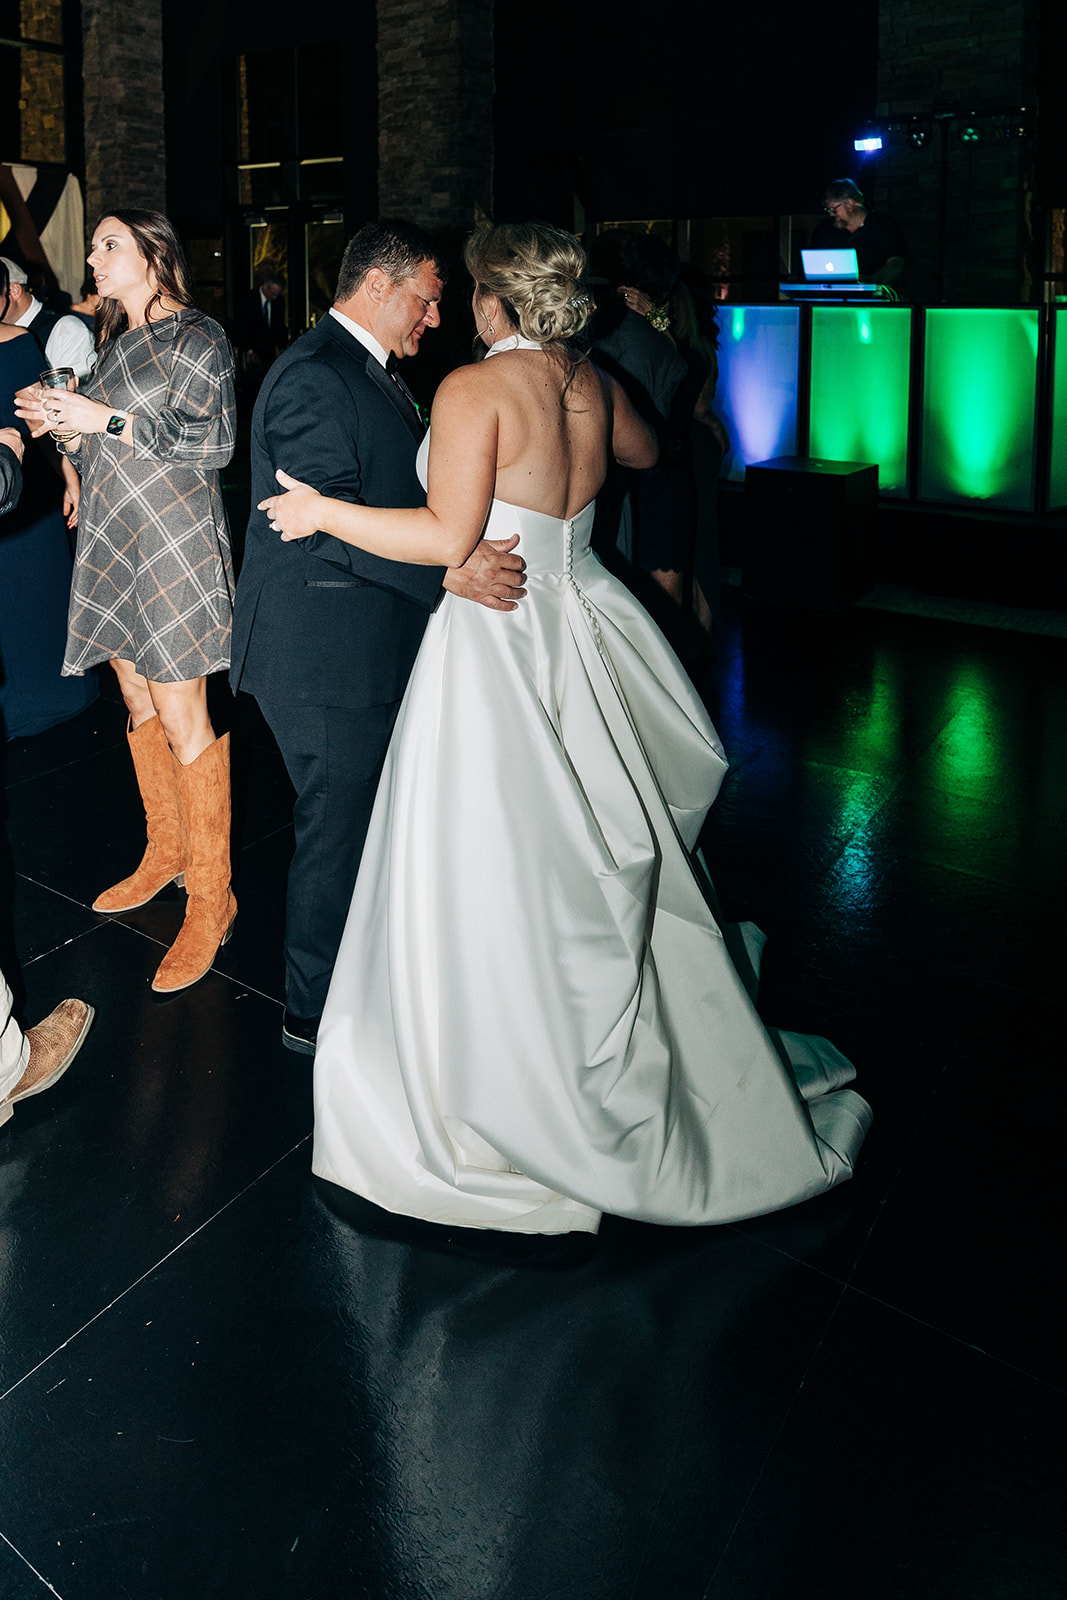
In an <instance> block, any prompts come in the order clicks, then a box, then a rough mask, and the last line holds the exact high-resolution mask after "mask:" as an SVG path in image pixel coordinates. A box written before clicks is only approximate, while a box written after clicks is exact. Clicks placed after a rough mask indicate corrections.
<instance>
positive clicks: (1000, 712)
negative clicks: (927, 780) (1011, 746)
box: [936, 664, 1012, 797]
mask: <svg viewBox="0 0 1067 1600" xmlns="http://www.w3.org/2000/svg"><path fill="white" fill-rule="evenodd" d="M945 708H946V710H947V711H948V712H949V713H950V718H949V721H948V722H947V723H946V725H945V727H944V729H943V731H942V734H941V737H940V739H939V740H938V742H937V750H936V762H937V775H938V779H939V782H940V784H941V785H942V787H943V788H944V789H945V790H946V791H948V792H949V793H952V792H956V793H960V794H967V795H981V794H988V795H990V796H991V797H992V796H994V795H996V794H997V793H998V792H999V791H1000V790H1001V789H1002V787H1003V782H1004V778H1003V773H1004V769H1005V766H1006V764H1007V761H1008V757H1007V745H1008V735H1009V733H1010V731H1011V723H1012V719H1011V716H1010V713H1009V712H1008V710H1007V709H1006V708H1005V707H1004V706H1003V705H1002V704H1000V703H999V701H998V698H997V696H996V694H995V693H994V692H993V688H992V685H991V683H990V681H989V679H988V677H987V676H984V675H983V671H982V669H981V667H979V666H975V665H973V664H961V665H960V666H959V668H958V669H957V671H956V672H955V674H954V676H953V677H952V679H950V681H949V682H948V684H947V685H946V692H945Z"/></svg>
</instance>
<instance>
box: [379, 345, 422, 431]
mask: <svg viewBox="0 0 1067 1600" xmlns="http://www.w3.org/2000/svg"><path fill="white" fill-rule="evenodd" d="M396 368H397V360H396V356H395V355H394V354H393V353H392V351H390V352H389V354H388V356H387V357H386V360H385V370H386V372H387V373H388V374H389V376H390V378H392V380H393V382H394V383H395V384H396V386H397V388H398V389H399V390H400V393H401V394H402V395H403V397H404V404H405V405H406V406H407V407H408V409H409V410H410V412H411V415H412V416H413V417H414V419H415V421H416V422H417V423H418V425H419V427H420V428H422V430H423V431H424V432H425V429H426V424H425V423H424V422H423V420H422V417H421V416H420V414H419V408H418V406H417V405H416V404H415V399H414V396H413V395H412V393H411V390H410V389H409V388H408V386H407V384H406V383H405V382H404V380H403V378H402V377H401V376H400V374H399V372H397V370H396Z"/></svg>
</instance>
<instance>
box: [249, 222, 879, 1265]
mask: <svg viewBox="0 0 1067 1600" xmlns="http://www.w3.org/2000/svg"><path fill="white" fill-rule="evenodd" d="M467 265H468V267H469V268H470V270H471V273H472V276H473V278H474V285H475V289H474V312H475V318H476V325H477V328H478V331H479V334H480V337H481V338H482V340H483V341H484V343H485V344H486V346H487V347H488V356H489V358H490V359H487V360H485V361H483V362H481V363H478V364H477V365H474V366H470V367H465V368H463V369H461V370H459V371H457V372H454V373H453V374H452V375H451V376H450V377H449V378H448V379H447V380H446V381H445V382H444V383H443V384H442V385H441V388H440V390H439V392H438V396H437V399H436V401H435V404H434V410H433V428H432V442H431V443H430V444H429V465H428V473H427V472H426V470H425V452H426V446H425V445H424V450H423V456H422V464H423V468H424V478H423V481H424V482H426V483H427V486H428V503H427V505H426V506H425V507H423V508H420V509H418V510H412V511H395V510H376V509H372V508H369V507H359V506H352V505H348V504H345V503H343V502H340V501H333V500H326V499H323V498H321V497H320V496H319V495H317V494H316V493H315V492H314V491H313V490H311V489H308V488H306V487H305V486H296V487H295V488H294V489H293V492H291V493H288V494H284V495H278V496H275V497H272V498H271V499H270V500H267V501H264V502H263V503H262V509H265V510H268V511H269V512H270V514H271V516H272V518H273V519H274V522H275V524H276V525H277V526H278V527H279V528H280V530H282V536H283V537H285V538H300V537H306V536H307V535H308V534H310V533H312V532H314V531H315V530H316V529H323V530H325V531H326V532H329V533H331V534H334V535H335V536H336V537H337V538H340V539H346V540H349V541H351V542H352V543H353V544H357V545H360V546H362V547H363V548H364V549H367V550H371V551H374V552H376V553H378V554H381V555H386V556H391V557H393V558H394V559H400V560H408V561H419V562H424V563H429V564H435V565H449V566H454V565H459V564H461V563H462V562H463V561H464V560H465V559H466V556H467V554H468V553H469V552H470V550H471V549H472V548H473V547H474V545H475V543H476V542H477V541H478V539H479V538H481V537H483V536H485V537H489V538H494V539H500V538H506V537H508V536H509V535H511V534H514V533H517V534H518V535H519V538H520V543H519V547H518V548H519V551H520V553H521V554H522V556H523V557H524V558H525V561H526V579H525V582H526V585H527V597H526V599H525V600H523V601H522V603H521V604H520V606H519V607H518V609H517V610H515V611H513V612H511V613H509V614H508V615H506V616H502V615H499V614H497V613H495V612H490V611H488V610H486V609H485V608H484V607H482V606H473V605H469V604H464V603H463V602H462V601H459V602H457V601H454V600H453V598H452V596H451V595H448V594H446V595H445V596H444V598H443V600H442V602H441V604H440V606H439V608H438V610H437V612H436V614H435V615H434V616H433V617H432V618H431V620H430V624H429V627H428V628H427V631H426V636H425V640H424V643H423V645H422V649H421V651H420V654H419V657H418V660H417V661H416V664H415V669H414V672H413V673H412V677H411V681H410V684H409V687H408V691H407V695H406V697H405V699H404V703H403V706H402V709H401V711H400V716H399V719H398V721H397V724H396V730H395V733H394V735H393V740H392V745H391V747H390V751H389V755H388V757H387V760H386V764H385V770H384V773H383V776H382V780H381V786H380V789H379V791H378V798H377V803H376V808H375V812H374V817H373V820H372V822H371V826H370V832H369V834H368V836H367V843H366V847H365V849H364V853H363V863H362V866H361V869H360V874H359V880H358V882H357V884H356V889H355V894H354V896H353V900H352V907H351V911H350V913H349V918H348V924H347V928H346V931H345V935H344V939H343V941H342V944H341V948H340V953H339V955H338V958H337V964H336V967H335V969H334V975H333V982H332V985H331V988H330V994H329V999H328V1001H327V1005H326V1009H325V1013H324V1015H323V1018H322V1023H321V1026H320V1028H319V1035H318V1050H317V1054H316V1059H315V1147H314V1163H313V1165H314V1170H315V1172H316V1173H317V1174H319V1175H320V1176H321V1177H323V1178H326V1179H329V1180H331V1181H332V1182H333V1183H335V1184H340V1185H342V1186H343V1187H345V1188H347V1189H349V1190H352V1191H353V1192H354V1193H356V1194H358V1195H360V1196H363V1197H364V1198H366V1199H369V1200H371V1201H373V1202H375V1203H376V1204H377V1205H379V1206H381V1207H384V1208H385V1209H386V1210H388V1211H392V1212H397V1213H401V1214H404V1215H407V1216H412V1217H418V1218H423V1219H426V1220H428V1221H432V1222H437V1223H444V1224H448V1225H452V1226H456V1225H460V1226H466V1227H475V1228H493V1229H505V1230H512V1231H515V1232H518V1233H540V1234H555V1233H564V1232H568V1231H572V1230H580V1231H586V1232H595V1230H596V1228H597V1225H598V1223H599V1220H600V1216H601V1214H602V1213H603V1212H610V1213H614V1214H616V1215H619V1216H626V1217H635V1218H640V1219H643V1220H645V1221H649V1222H661V1223H694V1224H695V1223H711V1222H729V1221H735V1220H737V1219H740V1218H743V1217H750V1216H754V1215H758V1214H760V1213H763V1212H767V1211H773V1210H777V1209H779V1208H781V1207H783V1206H788V1205H791V1204H793V1203H794V1202H796V1201H799V1200H804V1199H807V1198H808V1197H809V1196H811V1195H815V1194H818V1193H819V1192H821V1191H822V1190H824V1189H828V1188H831V1187H832V1186H833V1185H834V1184H837V1183H840V1182H842V1181H843V1180H845V1179H846V1178H848V1177H850V1176H851V1172H852V1164H853V1161H854V1158H855V1156H856V1153H857V1151H858V1149H859V1146H860V1144H861V1142H862V1139H863V1136H864V1133H865V1132H866V1129H867V1127H868V1124H869V1121H870V1111H869V1108H868V1107H867V1105H866V1103H865V1102H864V1101H863V1100H862V1099H860V1097H859V1096H858V1095H857V1094H855V1093H854V1092H853V1091H851V1090H849V1089H846V1088H843V1087H842V1086H843V1085H844V1084H845V1083H847V1082H848V1081H849V1079H851V1077H852V1076H853V1069H852V1067H851V1066H850V1064H849V1063H848V1062H847V1061H846V1060H845V1059H844V1057H843V1056H841V1055H840V1054H839V1053H838V1052H837V1051H836V1050H835V1049H834V1048H833V1046H832V1045H830V1044H828V1043H827V1041H826V1040H823V1039H813V1038H803V1037H801V1036H799V1035H782V1034H773V1035H772V1034H771V1033H769V1032H768V1031H767V1029H766V1028H765V1027H764V1025H763V1024H762V1022H761V1021H760V1019H759V1017H758V1016H757V1014H756V1011H755V1009H754V1007H753V1004H752V1001H751V999H750V997H749V993H748V989H747V988H746V981H745V980H744V979H743V978H742V977H741V976H740V975H739V972H738V970H737V967H735V965H734V962H733V961H732V960H731V957H730V954H729V952H728V949H727V943H726V940H725V939H724V935H723V931H722V930H721V929H720V927H719V924H718V922H717V921H716V918H715V915H714V913H713V910H712V903H713V896H712V895H711V893H710V885H708V884H707V883H706V880H705V879H704V878H703V874H702V869H701V868H700V866H699V865H696V866H694V862H693V860H692V858H691V852H692V850H693V849H694V847H695V844H696V839H697V834H698V832H699V830H700V826H701V823H702V822H703V819H704V816H705V813H706V811H707V809H708V807H709V806H710V805H711V802H712V801H713V800H714V798H715V795H716V793H717V791H718V788H719V784H720V782H721V780H722V776H723V773H724V772H725V770H726V762H725V759H724V757H723V753H722V748H721V746H720V744H719V740H718V737H717V735H716V733H715V729H714V728H713V727H712V725H711V722H710V721H709V720H708V717H707V714H706V712H705V710H704V708H703V706H702V704H701V702H700V700H699V698H698V697H697V695H696V694H695V692H694V690H693V688H692V686H691V684H690V682H689V680H688V678H687V677H686V676H685V673H684V672H683V670H682V668H681V667H680V665H679V663H678V661H677V660H676V658H675V656H674V655H673V654H672V652H671V650H670V648H669V646H668V645H667V644H666V642H665V641H664V639H663V637H662V635H661V634H660V633H659V631H658V630H657V628H656V627H655V625H654V624H653V623H652V622H651V620H650V619H649V617H648V616H647V615H646V613H645V612H644V611H643V610H642V608H641V607H640V606H639V605H638V603H637V602H636V601H635V600H634V599H633V598H632V597H631V595H630V594H629V593H628V591H627V590H626V589H625V588H623V586H622V585H621V584H619V583H618V582H617V581H616V580H615V579H614V578H613V577H612V576H611V575H610V574H609V573H608V572H606V571H605V569H604V568H603V567H602V566H601V564H600V562H599V561H598V560H597V558H596V557H595V556H594V555H593V554H592V553H591V552H590V548H589V535H590V529H591V525H592V520H593V500H594V497H595V495H596V492H597V490H598V489H599V487H600V485H601V483H602V482H603V479H604V474H605V472H606V469H607V453H608V450H609V448H610V449H611V450H612V452H613V453H614V455H615V457H616V458H617V459H619V460H622V461H623V462H625V463H627V464H629V465H633V466H646V465H650V464H651V463H652V462H653V461H654V459H655V445H654V442H653V441H652V438H651V435H650V434H649V433H648V432H647V430H646V429H645V426H644V424H643V423H642V422H640V421H639V420H638V419H637V417H636V415H635V414H634V413H633V411H632V410H631V409H630V407H629V405H628V403H627V402H626V400H625V398H624V397H623V396H622V393H621V391H620V390H619V389H618V388H617V386H616V385H614V384H613V382H612V381H611V380H610V379H608V378H606V377H605V376H604V375H603V374H601V373H600V372H598V370H597V369H596V368H595V367H594V366H592V365H591V364H590V363H589V362H588V361H583V360H580V359H575V357H574V356H573V355H572V354H571V352H570V350H569V348H568V344H567V341H568V340H570V339H573V338H574V336H575V335H576V334H577V333H578V332H579V331H580V329H581V327H582V326H583V325H584V323H585V321H586V320H587V318H588V315H589V312H590V310H591V306H590V304H589V301H588V299H587V297H586V295H585V293H584V290H583V287H582V275H583V271H584V266H585V260H584V256H583V255H582V252H581V249H580V247H579V246H578V244H577V242H576V241H575V240H574V239H573V238H571V236H570V235H568V234H563V233H559V232H557V231H556V230H555V229H551V228H546V227H542V226H527V227H513V226H498V227H495V228H492V229H489V230H485V231H483V232H482V233H480V234H476V235H475V236H474V238H473V239H472V240H471V242H470V244H469V245H468V249H467ZM278 476H279V479H280V481H281V482H282V483H284V484H290V485H291V484H293V480H292V479H288V478H286V477H285V476H284V474H282V473H279V475H278ZM751 943H752V941H750V944H751ZM740 964H741V965H742V967H744V966H745V964H746V963H745V959H744V954H743V953H742V956H741V961H740ZM747 978H748V980H749V987H754V984H753V982H752V978H753V974H752V972H751V970H750V971H749V972H748V974H747ZM787 1057H788V1058H789V1059H787Z"/></svg>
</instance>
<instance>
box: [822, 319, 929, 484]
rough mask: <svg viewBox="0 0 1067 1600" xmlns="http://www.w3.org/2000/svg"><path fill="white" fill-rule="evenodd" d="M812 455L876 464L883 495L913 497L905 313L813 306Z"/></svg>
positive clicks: (908, 334)
mask: <svg viewBox="0 0 1067 1600" xmlns="http://www.w3.org/2000/svg"><path fill="white" fill-rule="evenodd" d="M811 319H812V329H811V389H810V404H811V411H810V443H809V452H808V453H809V454H810V455H811V456H815V457H822V458H823V459H826V460H831V461H875V462H877V463H878V492H879V494H882V495H892V496H898V497H899V496H906V495H907V493H908V391H909V386H910V376H911V319H912V313H911V310H910V308H908V307H906V306H876V305H855V306H814V307H813V308H812V312H811Z"/></svg>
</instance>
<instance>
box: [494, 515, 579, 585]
mask: <svg viewBox="0 0 1067 1600" xmlns="http://www.w3.org/2000/svg"><path fill="white" fill-rule="evenodd" d="M595 504H596V502H595V501H590V503H589V505H587V506H586V507H585V509H584V510H582V511H579V513H578V515H577V516H576V517H550V516H547V515H546V514H545V513H544V512H543V511H531V510H530V508H529V507H528V506H513V505H509V504H508V502H507V501H506V500H494V501H493V504H492V508H491V509H490V512H489V521H488V523H487V524H486V529H485V538H487V539H510V538H511V537H512V536H513V535H514V534H516V533H517V534H518V536H519V543H518V546H517V551H518V554H519V555H520V556H522V559H523V560H524V561H525V563H526V576H527V577H528V578H531V577H535V576H547V575H548V574H550V573H569V572H572V571H573V570H574V568H575V567H576V566H578V565H579V563H580V562H582V561H585V560H586V559H587V558H588V557H589V556H590V549H589V540H590V538H591V536H592V532H593V511H594V508H595Z"/></svg>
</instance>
